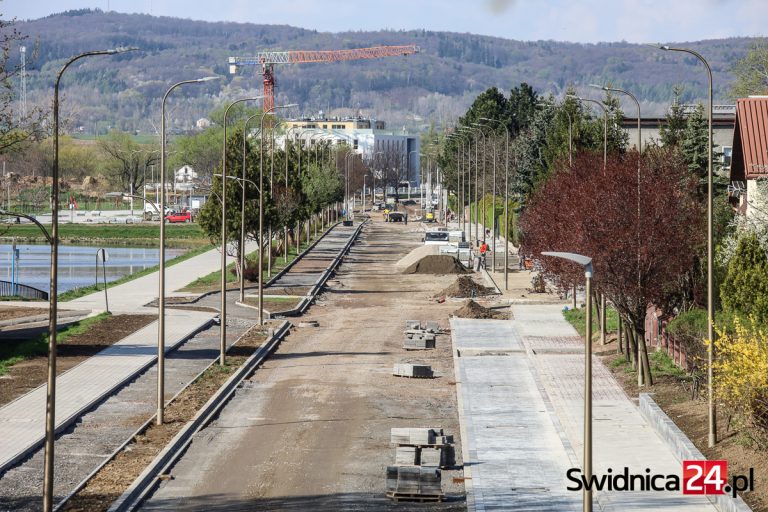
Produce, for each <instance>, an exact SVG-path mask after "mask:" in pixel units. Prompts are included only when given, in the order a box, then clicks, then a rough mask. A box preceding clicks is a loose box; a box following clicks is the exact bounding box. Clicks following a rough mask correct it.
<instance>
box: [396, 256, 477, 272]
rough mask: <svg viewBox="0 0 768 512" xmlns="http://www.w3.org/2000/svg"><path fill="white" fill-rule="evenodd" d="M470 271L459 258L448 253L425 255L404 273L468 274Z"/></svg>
mask: <svg viewBox="0 0 768 512" xmlns="http://www.w3.org/2000/svg"><path fill="white" fill-rule="evenodd" d="M467 272H469V271H468V270H467V269H466V267H464V265H462V264H461V262H460V261H459V260H457V259H456V258H454V257H453V256H449V255H447V254H439V255H438V254H435V255H431V256H424V257H423V258H421V259H420V260H419V261H417V262H416V263H414V264H412V265H411V266H409V267H408V268H406V269H405V270H403V274H466V273H467Z"/></svg>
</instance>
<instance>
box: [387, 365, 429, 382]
mask: <svg viewBox="0 0 768 512" xmlns="http://www.w3.org/2000/svg"><path fill="white" fill-rule="evenodd" d="M392 374H393V375H397V376H400V377H416V378H422V379H431V378H432V377H433V376H434V374H433V372H432V367H431V366H428V365H425V364H410V363H397V364H395V365H394V367H393V369H392Z"/></svg>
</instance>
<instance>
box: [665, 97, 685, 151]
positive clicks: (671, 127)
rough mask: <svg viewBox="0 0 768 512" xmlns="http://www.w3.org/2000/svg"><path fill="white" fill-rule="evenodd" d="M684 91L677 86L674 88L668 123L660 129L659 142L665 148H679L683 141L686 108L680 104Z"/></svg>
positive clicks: (667, 117)
mask: <svg viewBox="0 0 768 512" xmlns="http://www.w3.org/2000/svg"><path fill="white" fill-rule="evenodd" d="M682 92H683V90H682V88H681V87H680V86H678V85H676V86H674V87H673V88H672V95H673V97H672V105H670V107H669V110H668V111H667V115H666V123H665V124H663V125H661V127H659V141H660V142H661V144H662V145H664V146H669V147H678V146H680V144H681V143H682V141H683V137H684V133H685V126H686V119H685V107H683V106H682V105H681V104H680V95H681V94H682Z"/></svg>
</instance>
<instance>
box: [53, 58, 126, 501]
mask: <svg viewBox="0 0 768 512" xmlns="http://www.w3.org/2000/svg"><path fill="white" fill-rule="evenodd" d="M134 50H138V48H115V49H110V50H96V51H92V52H84V53H81V54H79V55H76V56H74V57H72V58H71V59H69V60H68V61H67V62H66V63H65V64H64V66H62V68H61V70H60V71H59V73H58V75H57V76H56V82H55V84H54V87H53V126H54V129H53V171H52V173H51V175H52V176H51V177H52V178H53V183H52V184H51V235H50V243H51V267H50V290H49V294H48V304H49V308H48V381H47V388H46V396H45V452H44V456H43V458H44V461H43V466H44V468H43V511H44V512H50V511H51V509H52V508H53V459H54V446H53V443H54V438H55V436H56V315H57V309H58V299H57V293H58V287H57V282H58V275H59V261H58V260H59V84H60V82H61V77H62V75H63V74H64V71H66V70H67V68H68V67H69V66H70V65H72V64H73V63H74V62H76V61H78V60H80V59H82V58H85V57H92V56H95V55H114V54H117V53H123V52H127V51H134Z"/></svg>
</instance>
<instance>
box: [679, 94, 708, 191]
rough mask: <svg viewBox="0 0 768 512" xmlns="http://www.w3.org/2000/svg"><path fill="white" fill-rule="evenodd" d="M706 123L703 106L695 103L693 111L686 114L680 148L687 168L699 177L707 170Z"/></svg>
mask: <svg viewBox="0 0 768 512" xmlns="http://www.w3.org/2000/svg"><path fill="white" fill-rule="evenodd" d="M707 130H708V124H707V118H706V117H705V116H704V107H703V106H702V105H700V104H699V105H696V107H695V108H694V109H693V111H692V112H691V113H690V114H688V119H687V121H686V123H685V131H684V132H683V140H682V143H681V144H680V149H681V150H682V152H683V156H684V157H685V162H686V163H687V165H688V170H689V171H691V172H692V173H694V174H696V175H697V176H699V177H702V176H705V175H706V172H707V161H708V154H707V143H708V136H707Z"/></svg>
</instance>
